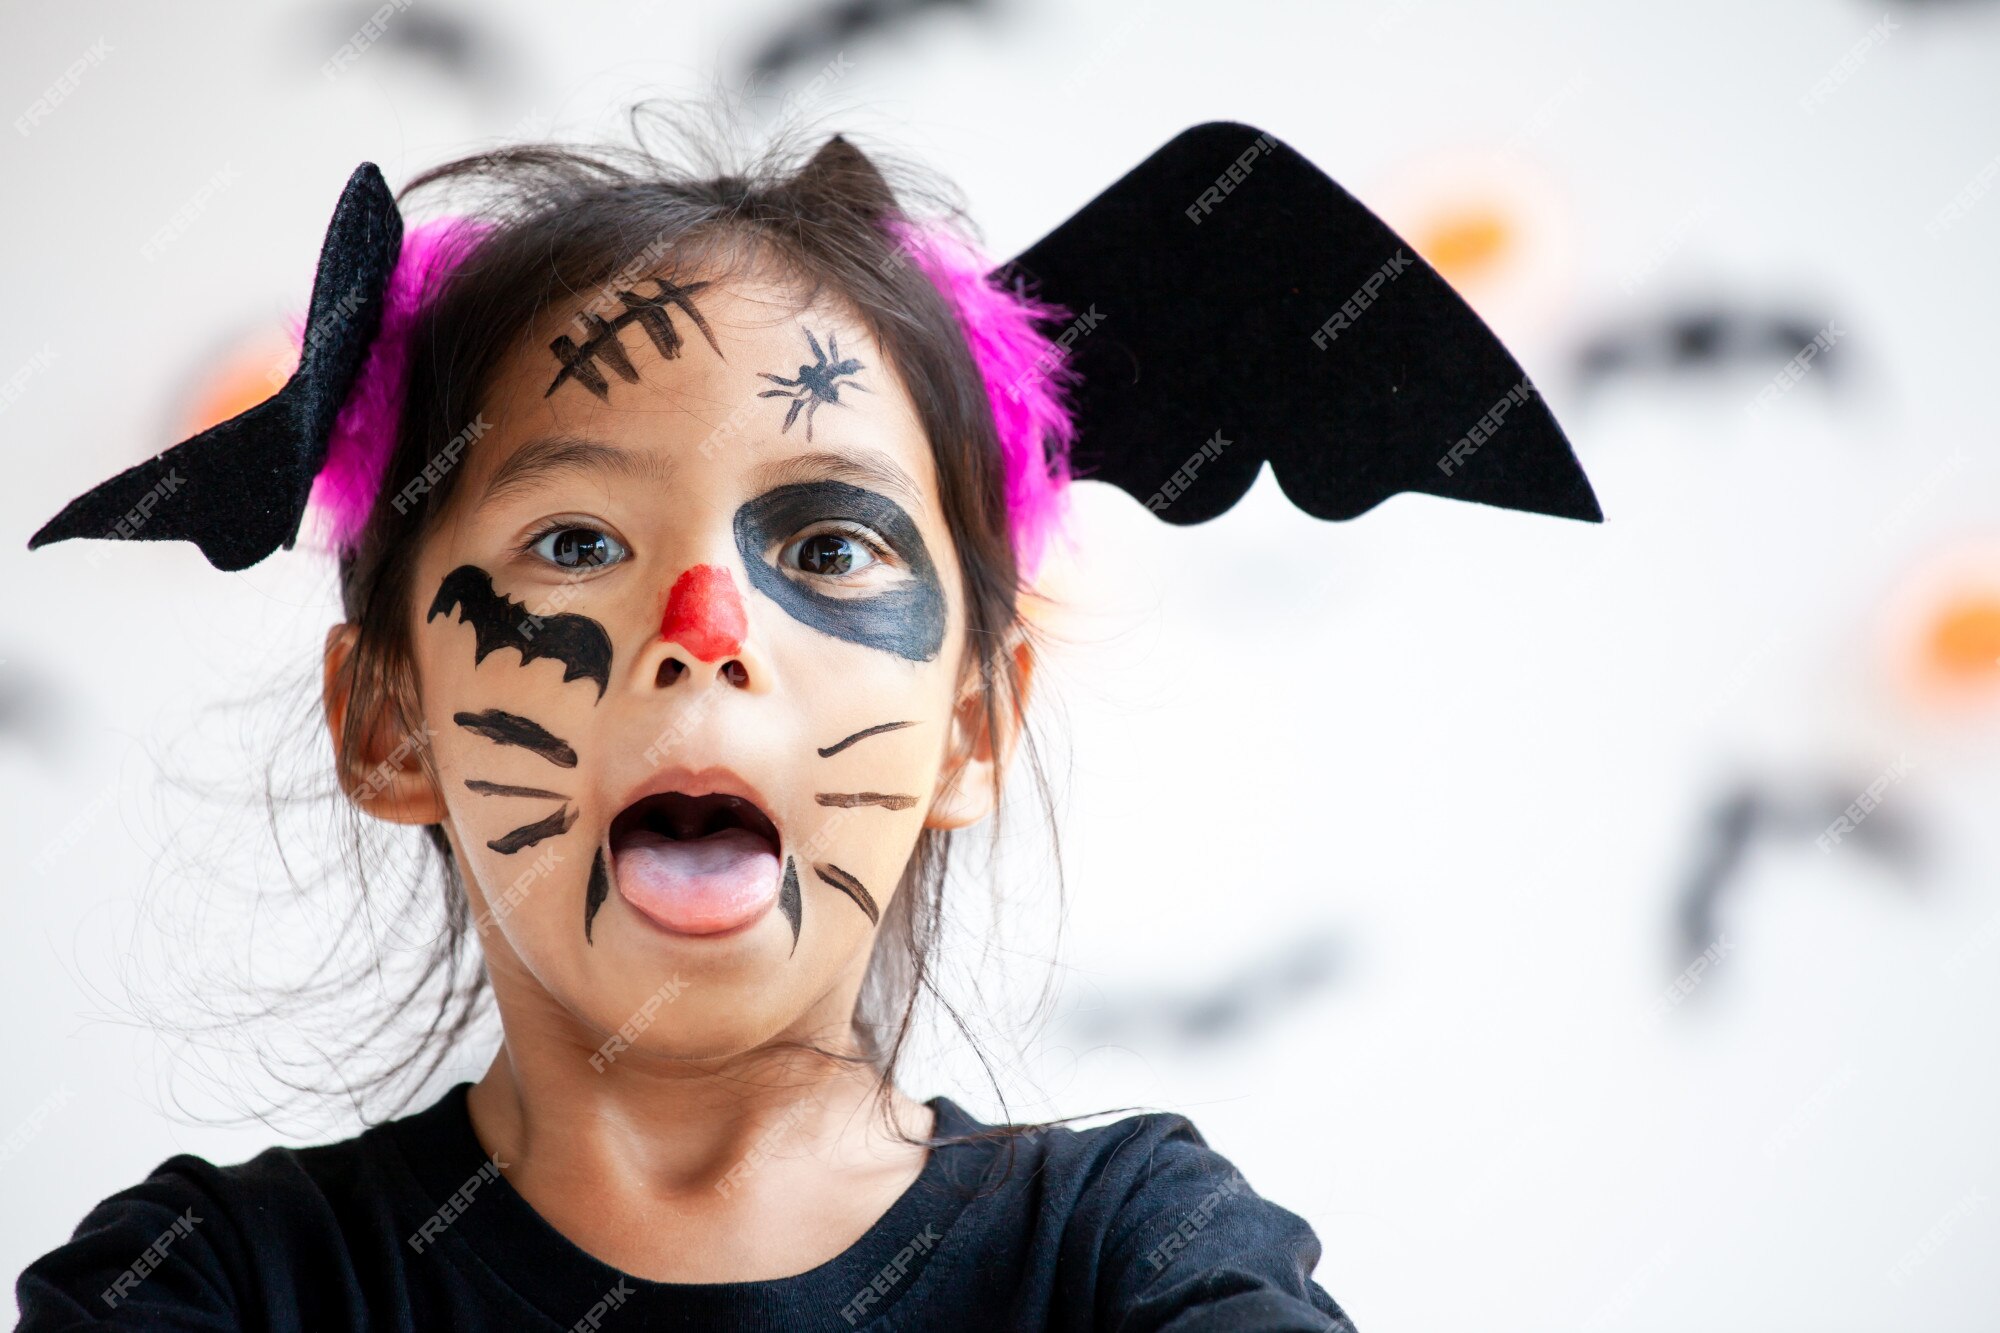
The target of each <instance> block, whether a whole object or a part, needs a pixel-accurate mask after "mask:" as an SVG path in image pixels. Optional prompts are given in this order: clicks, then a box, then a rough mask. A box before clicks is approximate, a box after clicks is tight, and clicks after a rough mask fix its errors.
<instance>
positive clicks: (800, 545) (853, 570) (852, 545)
mask: <svg viewBox="0 0 2000 1333" xmlns="http://www.w3.org/2000/svg"><path fill="white" fill-rule="evenodd" d="M794 561H796V563H793V562H794ZM778 563H779V564H781V565H789V566H790V567H791V568H793V569H797V570H800V571H802V572H804V573H807V574H815V575H818V576H819V577H821V578H830V579H837V578H844V577H847V576H848V575H851V574H859V573H861V572H862V571H863V570H866V569H868V568H869V567H871V566H873V565H877V564H880V563H882V562H881V560H880V559H879V558H878V557H877V555H876V552H875V548H874V544H873V543H872V542H869V541H868V540H866V539H865V538H863V537H861V536H860V535H859V534H858V533H848V532H815V533H812V534H810V535H808V536H805V537H801V538H799V540H798V541H796V542H793V543H792V544H791V546H789V547H787V548H786V549H785V551H784V552H782V553H781V554H780V555H779V558H778Z"/></svg>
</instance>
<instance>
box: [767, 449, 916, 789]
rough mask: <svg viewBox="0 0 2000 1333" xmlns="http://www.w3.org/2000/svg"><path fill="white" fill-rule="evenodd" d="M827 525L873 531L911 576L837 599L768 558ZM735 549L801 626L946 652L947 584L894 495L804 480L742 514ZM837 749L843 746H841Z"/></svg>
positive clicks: (906, 651)
mask: <svg viewBox="0 0 2000 1333" xmlns="http://www.w3.org/2000/svg"><path fill="white" fill-rule="evenodd" d="M828 519H846V520H848V521H849V522H854V523H861V524H865V525H866V526H868V527H870V528H873V529H874V530H875V531H876V532H879V533H881V534H882V536H883V537H884V538H886V539H887V541H888V543H889V545H890V546H891V547H892V548H893V549H894V550H895V551H896V552H897V553H898V554H899V555H901V556H902V558H903V560H904V561H905V562H907V563H908V565H909V567H910V577H909V578H908V579H906V580H904V581H903V582H901V583H899V584H897V585H896V586H895V587H893V588H890V589H888V590H886V591H884V592H879V593H876V594H874V595H873V596H869V597H832V596H829V595H828V594H826V593H823V592H818V591H816V590H814V589H813V588H811V587H809V586H808V585H806V584H805V583H802V582H800V581H798V580H796V579H793V578H791V577H789V576H788V575H786V574H785V573H783V572H782V571H780V570H779V569H778V567H777V566H776V565H772V564H769V563H767V562H766V561H765V559H764V552H765V551H766V550H768V549H769V548H770V547H771V545H772V544H773V543H775V542H780V541H789V540H790V539H791V537H792V536H793V535H794V534H795V533H797V532H798V531H799V530H800V529H802V528H805V527H806V526H808V525H810V524H813V523H820V522H824V521H826V520H828ZM735 526H736V549H737V550H738V551H739V552H740V553H741V554H742V556H743V566H744V569H745V570H746V571H747V572H748V574H749V576H750V583H751V586H753V587H755V588H756V589H757V590H758V591H759V592H761V593H763V594H764V595H765V596H766V597H769V598H770V599H771V600H772V601H774V602H776V603H777V604H778V605H779V606H781V607H783V608H784V609H785V614H786V615H788V616H790V617H791V618H792V619H794V620H796V621H798V622H799V623H800V624H802V625H806V626H809V627H810V628H812V629H816V630H818V631H819V632H820V633H822V634H830V635H832V636H833V637H834V638H836V639H845V640H847V642H849V643H858V644H862V645H864V646H866V647H869V648H879V649H881V650H882V651H883V652H885V653H894V654H895V655H896V656H898V657H904V658H908V659H909V660H910V661H912V662H928V661H931V660H932V659H933V658H935V657H936V656H937V655H938V650H939V649H941V648H942V647H943V646H944V631H945V597H944V585H943V583H941V582H940V581H939V579H938V574H937V569H936V567H935V566H934V565H932V563H931V555H930V548H928V547H927V546H925V545H924V539H923V535H922V534H921V533H919V532H918V531H917V525H916V524H915V523H914V522H913V521H912V520H911V518H910V516H909V515H908V514H907V513H905V512H904V511H903V507H902V506H901V505H899V504H897V503H896V502H895V501H894V500H891V499H890V498H889V497H888V496H886V495H882V494H879V493H878V492H875V491H870V490H864V489H863V488H862V487H859V486H850V485H848V484H847V483H846V482H844V481H801V482H796V483H794V484H792V485H790V486H780V487H778V488H777V489H775V490H771V491H766V492H765V493H764V494H762V495H760V496H758V497H757V498H756V499H754V500H747V501H745V502H744V504H743V506H742V507H741V508H739V509H738V510H737V511H736V520H735ZM835 748H836V749H838V748H839V747H838V746H836V747H835Z"/></svg>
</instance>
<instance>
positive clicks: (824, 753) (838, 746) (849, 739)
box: [818, 722, 917, 759]
mask: <svg viewBox="0 0 2000 1333" xmlns="http://www.w3.org/2000/svg"><path fill="white" fill-rule="evenodd" d="M916 725H917V724H916V723H914V722H878V723H876V724H875V725H874V726H872V727H863V728H862V729H861V730H860V731H857V732H855V733H854V734H853V735H852V736H843V737H842V738H841V739H839V740H837V741H835V742H834V743H833V744H831V745H823V746H820V747H818V749H819V757H820V758H822V759H831V758H833V756H835V755H837V754H839V753H840V752H841V751H842V750H845V749H846V748H847V747H848V746H850V745H852V744H854V742H856V741H865V740H867V739H868V738H869V737H870V736H879V735H881V734H882V733H883V732H885V731H897V730H900V729H901V728H903V727H914V726H916Z"/></svg>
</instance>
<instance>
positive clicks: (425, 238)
mask: <svg viewBox="0 0 2000 1333" xmlns="http://www.w3.org/2000/svg"><path fill="white" fill-rule="evenodd" d="M489 225H490V224H487V223H484V222H477V221H474V220H473V219H470V218H457V217H450V218H439V219H437V220H436V221H433V222H426V223H423V224H421V225H419V226H416V227H413V228H411V229H410V230H409V231H408V232H406V233H405V234H404V236H403V248H402V252H401V253H400V254H399V255H398V256H397V258H396V268H395V271H394V272H393V273H391V274H390V276H389V284H388V290H387V292H385V293H384V295H383V301H382V323H381V327H380V328H379V329H377V330H376V333H375V341H374V342H373V343H371V344H369V348H368V359H367V360H366V361H364V362H363V363H362V366H361V373H360V374H359V375H358V376H357V377H356V378H355V381H354V386H353V387H352V388H351V389H349V390H348V392H347V401H346V402H345V403H344V404H342V406H341V409H340V416H339V418H338V419H337V420H336V421H335V422H334V427H333V434H332V435H331V436H330V437H329V439H328V441H327V449H326V461H325V462H324V463H323V464H321V466H320V471H319V475H318V476H317V477H316V478H314V480H313V489H312V502H311V503H312V508H313V510H314V511H315V512H316V514H317V516H318V528H319V531H320V533H321V534H322V536H323V538H324V539H325V540H326V541H327V542H328V543H329V544H330V545H332V546H333V547H334V548H335V549H336V550H340V551H345V550H348V549H350V548H351V547H352V546H353V545H354V543H355V542H356V541H357V540H358V539H359V538H360V536H361V529H362V527H363V525H365V524H366V523H367V522H368V515H369V512H370V511H371V510H372V509H373V508H374V507H375V499H376V495H377V493H378V492H380V491H381V489H382V476H383V473H384V472H386V471H387V470H388V467H389V455H390V453H391V452H392V451H393V450H394V449H395V447H396V429H397V423H398V421H399V420H400V419H401V417H402V412H403V390H404V382H405V380H406V379H407V378H408V374H409V356H410V330H411V328H412V326H413V325H414V324H415V323H416V319H417V314H418V312H419V311H420V310H422V309H423V305H424V302H425V301H426V300H428V299H429V298H430V296H431V294H432V293H433V291H434V289H435V288H436V286H437V284H438V281H439V280H440V279H441V278H442V277H443V276H444V275H445V274H447V273H449V272H450V271H451V270H452V268H453V267H455V266H456V265H457V264H458V263H459V262H460V261H461V260H463V259H464V257H465V254H466V252H467V251H469V250H470V249H471V247H472V245H473V244H474V243H476V242H477V241H478V240H479V238H480V237H481V236H483V235H485V234H486V232H487V230H488V229H489ZM292 337H293V339H294V341H297V342H299V343H300V345H301V346H303V345H304V329H303V326H302V325H301V326H299V327H295V328H294V329H293V330H292Z"/></svg>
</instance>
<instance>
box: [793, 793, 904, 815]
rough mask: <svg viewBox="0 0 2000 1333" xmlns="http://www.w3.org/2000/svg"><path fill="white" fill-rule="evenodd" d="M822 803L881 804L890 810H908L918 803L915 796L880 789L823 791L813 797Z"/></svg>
mask: <svg viewBox="0 0 2000 1333" xmlns="http://www.w3.org/2000/svg"><path fill="white" fill-rule="evenodd" d="M813 799H814V800H816V801H818V802H819V803H820V804H821V805H838V806H845V807H847V808H849V809H852V808H853V807H854V806H857V805H879V806H884V807H886V808H888V809H890V810H907V809H909V808H910V807H911V806H913V805H915V804H916V803H917V798H916V797H914V796H891V795H890V794H889V793H887V792H880V791H823V792H820V793H819V794H818V795H817V796H815V797H813Z"/></svg>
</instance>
